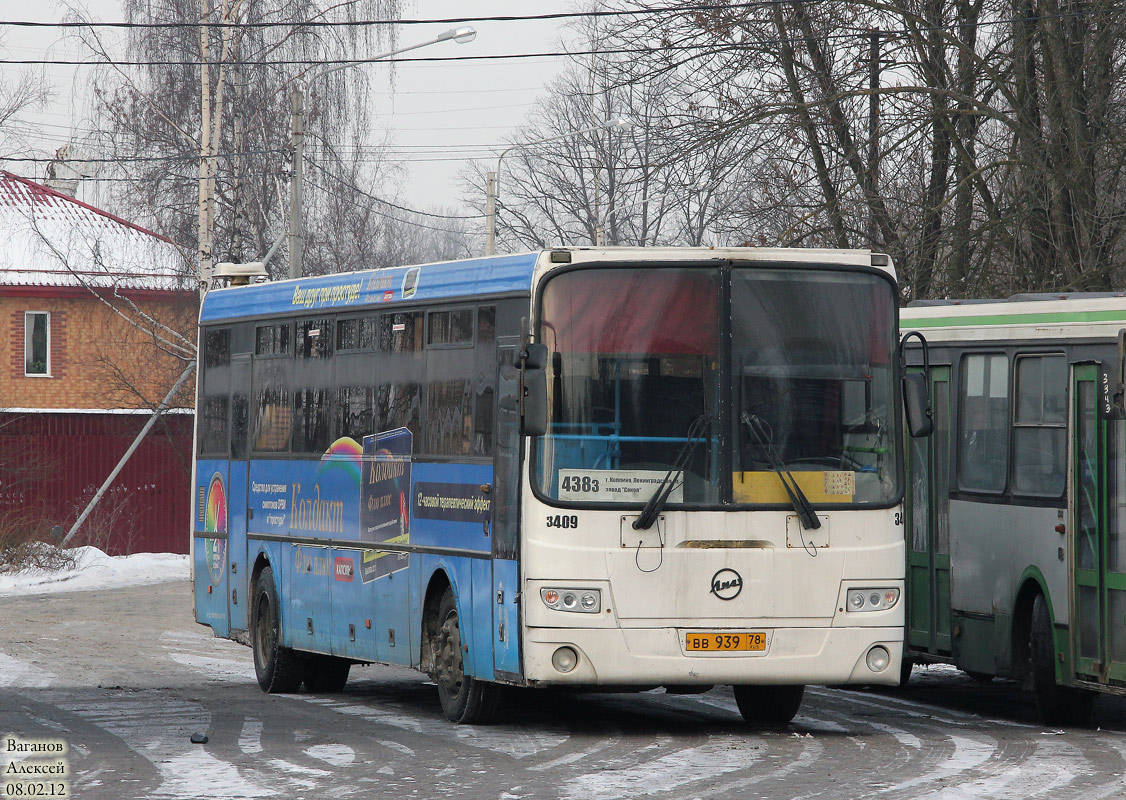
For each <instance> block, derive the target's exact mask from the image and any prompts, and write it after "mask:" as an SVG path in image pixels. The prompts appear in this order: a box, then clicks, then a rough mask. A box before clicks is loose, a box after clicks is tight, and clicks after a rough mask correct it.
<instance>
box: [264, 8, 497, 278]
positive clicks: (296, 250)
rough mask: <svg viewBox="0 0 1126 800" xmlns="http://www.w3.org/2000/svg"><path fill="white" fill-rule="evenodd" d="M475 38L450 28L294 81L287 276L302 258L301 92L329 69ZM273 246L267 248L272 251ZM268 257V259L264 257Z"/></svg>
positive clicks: (472, 33) (468, 31) (295, 274)
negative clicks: (429, 36) (426, 37)
mask: <svg viewBox="0 0 1126 800" xmlns="http://www.w3.org/2000/svg"><path fill="white" fill-rule="evenodd" d="M476 38H477V31H476V30H475V29H474V28H471V27H468V26H466V27H463V28H451V29H450V30H448V31H446V32H444V33H441V34H439V35H438V36H436V37H435V38H433V39H430V40H428V41H425V42H419V43H418V44H412V45H408V46H407V47H399V48H396V49H394V50H388V51H387V52H386V53H380V54H379V55H377V56H372V57H371V58H368V59H365V60H364V61H362V62H356V63H350V64H336V65H334V66H331V67H327V68H325V69H322V70H320V71H318V72H314V73H313V75H312V76H311V77H310V78H309V79H308V80H306V81H305V82H304V83H301V82H300V81H298V82H297V83H295V84H294V86H293V93H292V95H291V98H290V100H291V108H292V116H291V118H290V147H291V148H292V149H293V180H291V181H290V184H289V277H291V278H300V277H301V266H302V261H303V259H304V249H305V238H304V234H303V229H302V217H301V195H302V188H303V187H302V181H303V179H304V171H305V170H304V168H305V161H304V149H305V93H306V92H307V91H308V89H309V86H311V85H312V83H313V81H315V80H317V79H318V78H323V77H324V76H325V75H328V74H330V73H333V72H338V71H339V70H342V69H346V68H348V67H356V66H360V65H361V64H366V63H369V62H372V61H382V60H383V59H386V58H390V57H391V56H397V55H399V54H400V53H405V52H407V51H408V50H417V49H419V48H420V47H429V46H430V45H432V44H438V43H439V42H448V41H450V40H451V39H452V40H453V41H455V42H457V43H458V44H466V43H468V42H472V41H473V40H474V39H476ZM273 249H274V248H271V252H273ZM267 260H268V259H267Z"/></svg>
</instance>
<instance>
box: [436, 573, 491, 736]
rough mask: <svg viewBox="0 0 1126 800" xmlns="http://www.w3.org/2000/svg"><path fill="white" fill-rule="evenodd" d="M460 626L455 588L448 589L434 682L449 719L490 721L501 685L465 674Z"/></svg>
mask: <svg viewBox="0 0 1126 800" xmlns="http://www.w3.org/2000/svg"><path fill="white" fill-rule="evenodd" d="M463 652H464V648H463V646H462V643H461V626H460V625H459V624H458V618H457V600H456V598H455V597H454V593H453V589H446V593H445V594H444V595H442V602H441V603H440V604H439V605H438V635H437V637H435V640H434V664H435V671H434V682H435V683H436V684H438V699H439V700H440V701H441V702H442V711H443V713H445V715H446V719H448V720H449V721H450V722H457V723H466V724H474V723H483V722H489V721H490V720H491V719H492V718H493V716H494V715H495V714H496V709H497V700H498V697H499V692H500V687H499V686H497V685H496V684H495V683H488V682H487V681H481V680H477V679H476V678H473V677H470V676H469V675H466V674H465V662H464V661H463V660H462V654H463Z"/></svg>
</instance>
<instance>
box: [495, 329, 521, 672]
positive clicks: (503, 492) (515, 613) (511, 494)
mask: <svg viewBox="0 0 1126 800" xmlns="http://www.w3.org/2000/svg"><path fill="white" fill-rule="evenodd" d="M518 346H519V340H518V339H516V338H507V337H504V338H499V339H498V340H497V391H496V440H495V447H494V450H493V486H492V528H493V530H492V534H493V599H494V602H493V670H494V672H496V673H497V677H500V678H505V679H508V680H517V679H518V678H519V677H520V675H521V669H520V606H519V601H520V594H519V593H520V566H519V561H518V552H519V530H520V409H519V398H518V392H519V389H520V373H519V370H518V369H517V368H516V350H517V347H518Z"/></svg>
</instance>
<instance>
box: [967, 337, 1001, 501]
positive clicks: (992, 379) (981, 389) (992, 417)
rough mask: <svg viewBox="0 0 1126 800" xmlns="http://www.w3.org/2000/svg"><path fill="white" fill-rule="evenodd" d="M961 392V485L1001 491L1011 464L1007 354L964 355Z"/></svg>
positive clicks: (980, 490) (984, 490)
mask: <svg viewBox="0 0 1126 800" xmlns="http://www.w3.org/2000/svg"><path fill="white" fill-rule="evenodd" d="M960 395H961V401H962V406H961V413H960V414H959V428H960V432H959V437H958V451H959V452H958V485H959V487H960V488H962V489H967V490H969V491H978V492H990V493H997V494H999V493H1001V492H1003V491H1005V482H1006V477H1007V475H1008V468H1009V360H1008V356H1006V355H1003V354H999V353H993V354H987V355H977V354H975V355H967V356H965V357H964V358H963V359H962V375H961V391H960Z"/></svg>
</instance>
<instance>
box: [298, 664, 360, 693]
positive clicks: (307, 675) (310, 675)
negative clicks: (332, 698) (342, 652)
mask: <svg viewBox="0 0 1126 800" xmlns="http://www.w3.org/2000/svg"><path fill="white" fill-rule="evenodd" d="M351 669H352V662H351V661H349V660H348V659H346V658H338V657H337V656H321V655H314V656H309V657H308V659H307V660H306V662H305V669H304V670H303V676H304V677H303V682H304V684H305V688H306V689H307V690H308V691H310V692H314V693H316V694H336V693H337V692H340V691H342V690H343V689H344V684H346V683H347V682H348V672H349V671H350V670H351Z"/></svg>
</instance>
